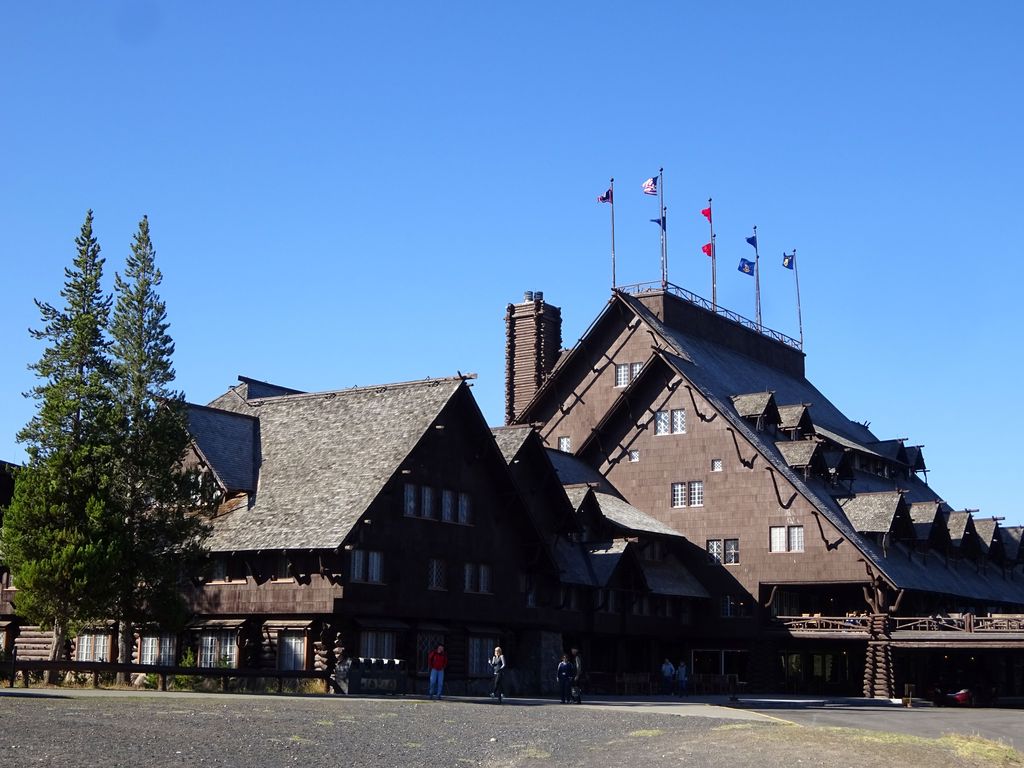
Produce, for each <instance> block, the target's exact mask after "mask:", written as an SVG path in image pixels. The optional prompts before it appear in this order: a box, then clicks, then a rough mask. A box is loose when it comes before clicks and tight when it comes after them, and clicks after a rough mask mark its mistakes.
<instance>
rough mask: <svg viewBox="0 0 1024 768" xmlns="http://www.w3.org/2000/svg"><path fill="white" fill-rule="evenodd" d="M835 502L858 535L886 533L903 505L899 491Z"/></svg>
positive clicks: (859, 496) (861, 495)
mask: <svg viewBox="0 0 1024 768" xmlns="http://www.w3.org/2000/svg"><path fill="white" fill-rule="evenodd" d="M837 501H838V502H839V506H840V507H842V509H843V512H845V513H846V517H847V518H848V519H849V520H850V523H851V525H853V527H854V528H855V529H856V530H857V532H858V533H888V532H889V531H891V530H892V527H893V522H894V521H895V519H896V513H897V512H898V511H899V508H900V504H902V503H903V494H902V493H900V492H899V491H889V492H885V493H858V494H857V495H856V496H850V497H847V498H840V499H837Z"/></svg>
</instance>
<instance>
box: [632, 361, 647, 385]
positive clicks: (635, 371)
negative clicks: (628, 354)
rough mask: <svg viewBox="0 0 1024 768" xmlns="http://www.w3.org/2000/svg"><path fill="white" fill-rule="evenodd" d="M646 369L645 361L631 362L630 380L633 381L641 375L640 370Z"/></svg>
mask: <svg viewBox="0 0 1024 768" xmlns="http://www.w3.org/2000/svg"><path fill="white" fill-rule="evenodd" d="M643 369H644V364H643V363H630V364H629V380H630V381H632V380H633V379H635V378H636V377H637V376H639V375H640V371H642V370H643Z"/></svg>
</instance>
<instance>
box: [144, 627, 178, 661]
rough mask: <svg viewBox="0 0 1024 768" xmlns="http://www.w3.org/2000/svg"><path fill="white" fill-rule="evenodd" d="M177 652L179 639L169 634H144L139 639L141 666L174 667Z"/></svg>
mask: <svg viewBox="0 0 1024 768" xmlns="http://www.w3.org/2000/svg"><path fill="white" fill-rule="evenodd" d="M177 651H178V638H177V637H175V636H174V635H172V634H170V633H168V632H161V633H159V634H157V633H144V634H143V635H142V636H141V637H140V638H139V664H147V665H148V664H152V665H154V666H161V667H165V666H172V665H173V664H174V662H175V659H176V657H177Z"/></svg>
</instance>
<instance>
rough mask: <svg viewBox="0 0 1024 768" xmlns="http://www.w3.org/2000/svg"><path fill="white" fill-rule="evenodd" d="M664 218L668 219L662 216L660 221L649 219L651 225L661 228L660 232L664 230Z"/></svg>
mask: <svg viewBox="0 0 1024 768" xmlns="http://www.w3.org/2000/svg"><path fill="white" fill-rule="evenodd" d="M666 218H668V217H667V216H662V217H661V218H660V219H651V223H652V224H657V225H659V226H660V227H661V228H662V230H664V229H665V219H666Z"/></svg>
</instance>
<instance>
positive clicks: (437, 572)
mask: <svg viewBox="0 0 1024 768" xmlns="http://www.w3.org/2000/svg"><path fill="white" fill-rule="evenodd" d="M447 588H448V567H447V564H446V563H445V561H444V560H441V559H440V558H437V557H432V558H430V560H429V561H428V562H427V589H447Z"/></svg>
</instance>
